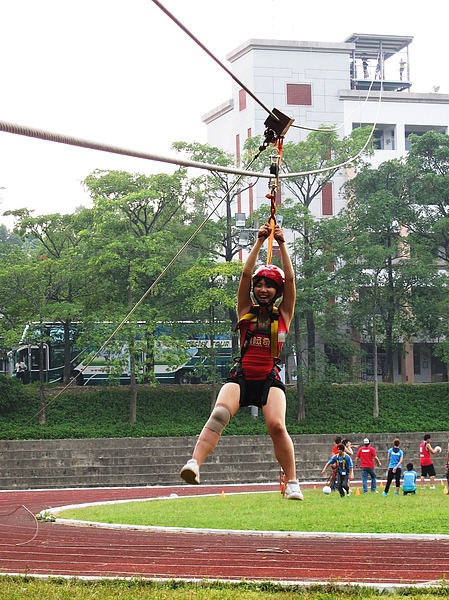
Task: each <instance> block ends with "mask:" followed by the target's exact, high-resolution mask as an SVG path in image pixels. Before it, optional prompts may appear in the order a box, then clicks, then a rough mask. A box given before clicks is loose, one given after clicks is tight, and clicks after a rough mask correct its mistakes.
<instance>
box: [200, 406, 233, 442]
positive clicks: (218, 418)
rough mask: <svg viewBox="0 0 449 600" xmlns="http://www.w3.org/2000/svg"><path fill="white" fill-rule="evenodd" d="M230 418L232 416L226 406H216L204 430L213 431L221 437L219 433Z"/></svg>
mask: <svg viewBox="0 0 449 600" xmlns="http://www.w3.org/2000/svg"><path fill="white" fill-rule="evenodd" d="M231 417H232V415H231V413H230V411H229V409H228V408H226V406H222V405H219V406H216V407H215V408H214V410H213V411H212V413H211V415H210V417H209V419H208V421H207V423H206V424H205V425H204V427H206V429H210V430H211V431H215V433H218V435H221V432H222V431H223V429H224V428H225V427H226V425H227V424H228V423H229V421H230V420H231Z"/></svg>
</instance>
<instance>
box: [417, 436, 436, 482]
mask: <svg viewBox="0 0 449 600" xmlns="http://www.w3.org/2000/svg"><path fill="white" fill-rule="evenodd" d="M431 440H432V437H431V435H430V433H426V435H425V436H424V440H423V441H422V442H421V443H420V445H419V465H420V467H421V487H422V489H424V484H425V479H426V477H428V478H429V489H431V490H434V489H435V475H436V473H435V465H434V464H433V461H432V454H438V450H435V448H432V444H431Z"/></svg>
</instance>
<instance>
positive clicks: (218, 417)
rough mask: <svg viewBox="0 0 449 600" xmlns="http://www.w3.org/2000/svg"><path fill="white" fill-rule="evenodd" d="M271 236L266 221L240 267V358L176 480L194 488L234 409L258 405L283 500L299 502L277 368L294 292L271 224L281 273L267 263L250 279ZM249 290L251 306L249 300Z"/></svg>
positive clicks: (278, 234) (277, 229)
mask: <svg viewBox="0 0 449 600" xmlns="http://www.w3.org/2000/svg"><path fill="white" fill-rule="evenodd" d="M271 233H272V226H271V225H270V223H269V222H268V223H265V224H264V225H262V227H261V228H260V229H259V231H258V236H257V240H256V241H255V243H254V246H253V248H252V250H251V252H250V253H249V255H248V258H247V260H246V262H245V264H244V266H243V271H242V276H241V279H240V284H239V289H238V294H237V313H238V318H239V324H238V327H239V329H240V334H241V338H240V348H241V356H240V359H239V360H238V361H237V362H236V364H235V365H234V366H233V368H232V369H231V372H230V374H229V377H228V379H227V380H226V383H225V384H224V385H223V387H222V388H221V390H220V393H219V394H218V398H217V401H216V403H215V407H214V409H213V410H212V413H211V415H210V417H209V420H208V421H207V423H206V424H205V425H204V427H203V430H202V431H201V433H200V436H199V438H198V441H197V443H196V446H195V449H194V451H193V455H192V458H191V459H190V460H189V461H187V463H186V464H185V465H184V467H183V468H182V469H181V477H182V479H184V481H185V482H186V483H189V484H199V483H200V473H199V468H200V466H201V465H202V463H203V462H204V461H205V459H206V458H207V457H208V456H209V454H211V453H212V452H213V450H214V449H215V447H216V446H217V444H218V442H219V440H220V436H221V434H222V432H223V430H224V428H225V427H226V425H227V424H228V423H229V421H230V419H231V417H233V416H234V415H235V414H236V412H237V411H238V409H239V407H240V406H258V407H260V408H261V409H262V411H263V414H264V417H265V423H266V426H267V430H268V433H269V434H270V437H271V439H272V441H273V447H274V453H275V455H276V458H277V460H278V462H279V464H280V466H281V468H282V470H283V472H284V476H285V481H286V482H287V483H286V486H285V490H284V498H287V499H289V500H302V499H303V495H302V493H301V489H300V487H299V483H298V480H297V478H296V464H295V450H294V447H293V442H292V439H291V437H290V435H289V434H288V432H287V429H286V426H285V412H286V398H285V386H284V384H283V383H282V381H281V379H280V377H279V367H278V365H277V357H278V355H279V352H280V349H281V346H282V343H283V341H284V340H285V335H286V333H288V331H289V327H290V323H291V320H292V318H293V313H294V309H295V300H296V288H295V277H294V272H293V266H292V263H291V260H290V256H289V254H288V251H287V249H286V246H285V239H284V233H283V231H282V229H281V228H280V227H279V225H277V224H276V225H274V239H275V240H276V241H277V243H278V244H279V248H280V252H281V259H282V268H283V271H282V270H281V269H279V268H278V267H276V266H275V265H271V264H269V265H265V266H263V267H259V268H258V269H257V270H256V272H255V273H254V275H253V270H254V267H255V265H256V261H257V258H258V256H259V252H260V250H261V248H262V246H263V244H264V242H265V240H266V239H267V238H269V236H270V234H271ZM251 288H252V292H253V296H254V298H255V300H256V303H257V304H255V303H254V302H253V300H252V296H251ZM277 304H278V305H279V308H278V307H277V306H276V305H277Z"/></svg>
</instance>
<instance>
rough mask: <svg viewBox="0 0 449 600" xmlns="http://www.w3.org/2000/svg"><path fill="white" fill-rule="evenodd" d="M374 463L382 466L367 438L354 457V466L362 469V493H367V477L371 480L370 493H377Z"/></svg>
mask: <svg viewBox="0 0 449 600" xmlns="http://www.w3.org/2000/svg"><path fill="white" fill-rule="evenodd" d="M374 461H376V462H377V464H378V466H379V467H380V466H382V464H381V462H380V460H379V457H378V456H377V452H376V450H375V449H374V448H373V447H372V446H371V445H370V441H369V438H365V439H364V440H363V446H360V448H359V449H358V450H357V454H356V455H355V466H356V467H358V466H359V464H360V467H361V469H362V487H363V493H364V494H366V493H367V492H368V475H369V476H370V478H371V491H372V492H373V493H374V494H376V493H377V489H376V488H377V479H376V469H375V468H374Z"/></svg>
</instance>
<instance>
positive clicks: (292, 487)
mask: <svg viewBox="0 0 449 600" xmlns="http://www.w3.org/2000/svg"><path fill="white" fill-rule="evenodd" d="M284 498H286V499H287V500H304V496H303V495H302V492H301V488H300V487H299V483H298V481H297V480H296V479H292V480H291V481H289V482H288V483H287V485H286V486H285V491H284Z"/></svg>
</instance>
